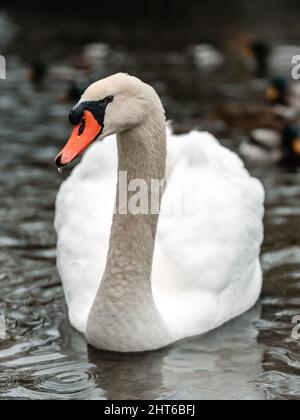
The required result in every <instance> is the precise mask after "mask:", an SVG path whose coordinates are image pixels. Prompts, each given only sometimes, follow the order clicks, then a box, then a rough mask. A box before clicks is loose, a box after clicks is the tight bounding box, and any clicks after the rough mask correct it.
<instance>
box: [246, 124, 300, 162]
mask: <svg viewBox="0 0 300 420" xmlns="http://www.w3.org/2000/svg"><path fill="white" fill-rule="evenodd" d="M240 151H241V153H242V155H243V156H244V157H245V158H246V159H247V160H249V161H251V162H253V163H258V164H266V165H274V164H286V165H300V131H299V129H298V128H296V127H293V126H288V127H286V128H284V129H283V130H282V131H281V132H279V131H276V130H270V129H256V130H253V131H252V132H251V135H250V139H249V141H248V142H245V143H243V144H242V145H241V147H240Z"/></svg>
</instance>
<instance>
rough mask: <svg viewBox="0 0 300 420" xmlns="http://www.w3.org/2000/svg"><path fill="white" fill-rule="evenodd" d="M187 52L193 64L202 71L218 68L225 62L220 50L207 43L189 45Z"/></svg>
mask: <svg viewBox="0 0 300 420" xmlns="http://www.w3.org/2000/svg"><path fill="white" fill-rule="evenodd" d="M188 54H189V56H190V57H191V59H192V62H193V63H194V64H195V66H196V67H197V68H198V69H200V70H204V71H208V70H212V69H216V68H219V67H221V66H222V65H223V64H224V63H225V57H224V55H223V54H222V53H221V51H219V50H218V49H217V48H216V47H215V46H213V45H211V44H208V43H202V44H193V45H191V46H189V48H188Z"/></svg>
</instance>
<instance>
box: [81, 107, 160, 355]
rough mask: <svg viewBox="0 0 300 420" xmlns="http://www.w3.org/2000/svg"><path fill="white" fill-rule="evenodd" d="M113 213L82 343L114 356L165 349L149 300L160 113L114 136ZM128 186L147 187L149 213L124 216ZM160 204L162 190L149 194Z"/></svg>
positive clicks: (152, 304)
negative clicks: (137, 183) (104, 260)
mask: <svg viewBox="0 0 300 420" xmlns="http://www.w3.org/2000/svg"><path fill="white" fill-rule="evenodd" d="M118 159H119V164H118V171H119V179H118V185H117V197H116V212H115V215H114V217H113V223H112V228H111V237H110V246H109V252H108V257H107V264H106V270H105V273H104V276H103V279H102V282H101V286H100V288H99V291H98V294H97V297H96V299H95V302H94V305H93V308H92V310H91V313H90V316H89V321H88V331H87V338H88V341H89V342H90V344H92V345H94V346H96V347H98V348H102V349H106V350H114V351H130V349H132V351H143V350H144V349H146V348H147V349H149V348H153V349H155V348H159V347H162V346H163V345H165V344H167V342H168V337H167V333H166V331H165V327H164V323H163V320H162V318H161V316H160V314H159V312H158V310H157V308H156V305H155V302H154V300H153V295H152V287H151V271H152V262H153V253H154V247H155V239H156V231H157V223H158V215H157V214H154V215H153V214H151V199H152V200H153V188H152V197H150V194H151V185H152V180H153V179H155V180H162V179H163V178H164V176H165V165H166V129H165V118H164V115H163V113H162V111H161V110H157V112H156V113H155V112H154V113H152V114H151V116H149V119H148V120H146V121H145V122H143V123H141V124H140V125H138V126H136V127H135V128H134V129H131V130H129V131H126V132H123V133H122V134H120V135H119V136H118ZM124 172H126V173H127V180H128V181H127V182H128V185H129V184H130V183H131V182H132V181H135V180H143V182H144V184H145V185H146V184H147V187H148V202H149V212H148V213H147V214H138V215H133V214H132V213H131V212H130V211H129V212H127V214H124V213H125V211H124V210H126V209H125V208H124V198H125V197H126V195H127V200H126V199H125V207H126V208H127V204H128V203H129V201H130V199H131V198H132V196H133V195H134V194H136V191H135V192H131V193H130V192H128V191H126V189H127V187H128V185H127V184H126V183H125V184H124V180H123V182H121V180H120V174H122V175H121V176H122V177H123V178H124ZM154 191H156V193H157V194H158V198H157V199H158V202H160V200H161V195H162V191H161V189H154Z"/></svg>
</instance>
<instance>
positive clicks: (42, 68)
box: [27, 59, 86, 87]
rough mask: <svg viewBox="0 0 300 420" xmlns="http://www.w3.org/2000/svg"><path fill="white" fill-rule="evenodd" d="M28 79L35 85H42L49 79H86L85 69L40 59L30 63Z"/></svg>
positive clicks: (56, 80)
mask: <svg viewBox="0 0 300 420" xmlns="http://www.w3.org/2000/svg"><path fill="white" fill-rule="evenodd" d="M27 79H28V80H29V81H30V82H32V84H33V85H34V86H35V87H40V86H41V85H43V84H44V83H46V82H48V81H53V82H68V83H73V82H82V81H85V80H86V75H85V73H84V72H83V71H81V70H79V69H76V68H75V67H73V66H70V65H68V64H57V65H51V64H50V63H48V62H46V61H44V60H42V59H39V60H35V61H33V62H32V63H30V66H29V68H28V71H27Z"/></svg>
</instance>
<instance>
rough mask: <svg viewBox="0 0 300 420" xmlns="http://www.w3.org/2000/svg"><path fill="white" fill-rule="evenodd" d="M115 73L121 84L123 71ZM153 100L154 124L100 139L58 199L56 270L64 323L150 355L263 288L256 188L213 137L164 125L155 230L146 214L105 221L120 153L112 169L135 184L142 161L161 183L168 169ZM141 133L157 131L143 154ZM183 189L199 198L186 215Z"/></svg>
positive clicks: (229, 313) (100, 344)
mask: <svg viewBox="0 0 300 420" xmlns="http://www.w3.org/2000/svg"><path fill="white" fill-rule="evenodd" d="M114 77H115V78H116V77H117V79H116V80H115V81H116V83H117V82H118V77H123V78H124V77H125V78H126V77H127V78H129V76H124V75H122V76H120V75H119V76H114ZM134 80H137V79H134ZM112 81H114V79H113V78H112ZM99 83H101V82H99ZM102 83H103V82H102ZM134 83H137V82H134ZM139 83H141V82H139ZM145 86H146V85H145ZM89 95H91V92H89ZM151 95H152V93H151ZM92 96H93V95H92ZM87 97H89V96H87ZM84 99H85V96H84V98H83V100H84ZM152 100H153V98H152ZM154 101H156V99H155V100H154ZM150 102H151V98H150ZM115 106H117V104H116V105H115ZM156 107H157V109H156V111H157V113H156V114H155V112H153V113H152V114H151V118H153V122H154V124H153V126H154V127H155V128H154V129H153V131H151V130H150V131H148V130H149V127H148V128H147V124H148V122H146V121H145V122H144V123H142V124H141V125H140V126H138V127H134V128H133V129H131V130H129V131H126V132H124V134H123V133H121V134H119V135H118V140H117V141H116V139H115V138H114V137H112V138H107V139H106V140H105V141H104V142H103V143H100V142H99V143H95V144H94V145H93V146H92V147H91V148H90V149H89V151H88V152H87V154H86V156H85V157H84V159H83V160H82V162H81V163H80V165H78V166H77V168H76V169H75V170H74V171H73V173H72V175H71V176H70V178H69V179H68V180H67V181H66V182H65V183H64V184H63V186H62V188H61V190H60V193H59V195H58V199H57V210H56V230H57V233H58V269H59V272H60V275H61V278H62V281H63V285H64V290H65V294H66V298H67V304H68V307H69V317H70V321H71V324H72V325H73V326H74V327H75V328H76V329H77V330H79V331H80V332H82V333H84V334H85V335H86V337H87V339H88V341H89V342H90V344H92V345H94V346H95V347H97V348H101V349H106V350H113V351H125V352H131V351H134V352H135V351H145V350H153V349H157V348H160V347H163V346H166V345H168V344H170V343H172V342H175V341H178V340H180V339H184V338H186V337H190V336H194V335H198V334H202V333H205V332H207V331H209V330H212V329H215V328H217V327H219V326H220V325H222V324H223V323H225V322H227V321H229V320H230V319H232V318H234V317H236V316H238V315H240V314H242V313H243V312H245V311H247V310H248V309H250V308H251V307H252V306H253V305H254V304H255V302H256V301H257V299H258V297H259V295H260V292H261V287H262V272H261V267H260V262H259V254H260V246H261V242H262V239H263V225H262V218H263V201H264V192H263V188H262V186H261V184H260V183H259V182H258V181H257V180H255V179H253V178H251V177H250V176H249V174H248V172H247V171H246V169H245V168H244V166H243V164H242V162H241V160H240V159H239V158H238V157H237V156H236V155H235V154H233V153H232V152H230V151H228V150H227V149H225V148H223V147H222V146H220V144H219V143H218V142H217V141H216V140H215V139H214V138H213V137H212V136H211V135H209V134H208V133H198V132H192V133H190V134H188V135H184V136H179V137H174V136H172V135H171V133H169V132H168V134H167V151H168V153H167V164H166V179H167V187H166V190H165V192H164V195H163V199H162V208H161V215H160V217H159V222H158V227H157V235H155V232H156V223H157V219H158V217H156V216H151V215H150V216H148V215H146V216H143V215H142V216H141V215H139V216H134V215H126V216H122V215H115V216H114V219H113V226H112V227H111V225H112V214H113V210H114V198H115V195H116V187H115V186H116V183H117V168H118V158H117V155H118V153H119V170H120V168H122V165H124V164H125V165H128V166H129V172H128V173H129V175H128V176H129V178H130V179H131V178H132V172H136V173H135V175H137V177H140V176H141V173H140V172H139V169H138V168H139V167H140V166H141V168H142V172H143V171H144V172H145V173H148V172H149V171H150V172H151V171H153V175H154V174H155V173H156V172H157V178H161V175H162V174H163V173H164V172H165V170H164V153H165V146H164V133H163V130H164V127H163V124H164V123H163V118H162V116H161V112H162V111H161V110H160V109H159V107H160V105H159V104H158V103H157V104H156ZM112 110H113V107H112V108H111V110H109V112H112ZM120 118H122V115H121V116H120ZM107 121H108V122H107V126H110V124H111V122H110V120H109V119H108V118H107ZM155 121H156V123H155ZM143 125H144V126H145V127H143ZM104 126H105V122H104ZM160 126H161V127H160ZM161 130H162V131H161ZM143 134H144V136H145V137H146V138H147V139H148V137H147V136H152V138H155V136H156V137H157V140H155V142H156V143H151V141H152V140H151V141H150V137H149V142H150V145H149V150H148V151H147V152H146V155H143V150H142V149H139V148H140V143H139V142H140V140H133V139H137V138H138V137H139V138H143ZM126 136H127V137H128V138H126ZM135 141H136V143H135ZM125 142H126V143H125ZM124 144H126V146H125V147H126V148H128V147H129V148H130V153H129V152H128V151H127V152H126V151H124V150H122V147H124ZM129 144H130V146H129ZM145 144H146V143H145ZM154 144H156V147H158V150H156V149H154ZM126 153H127V154H126ZM152 153H153V156H152V157H153V158H154V157H155V162H151V164H150V163H148V162H145V160H147V159H148V158H147V155H148V154H150V156H149V162H150V160H151V154H152ZM124 156H126V159H127V160H126V159H125V157H124ZM132 162H134V164H133V166H131V164H132ZM145 167H147V168H148V169H145ZM123 169H124V167H123ZM147 171H148V172H147ZM146 179H147V177H146ZM183 185H185V186H187V202H188V206H189V205H191V201H190V200H191V198H194V199H195V203H194V207H193V209H192V210H193V211H192V212H191V210H190V211H187V212H185V213H184V214H183V212H182V211H179V210H178V208H177V211H175V210H174V200H175V203H177V204H178V203H179V204H180V203H182V200H180V197H181V194H182V188H181V187H182V186H183ZM119 188H120V186H119ZM176 198H177V200H176ZM178 198H179V200H178ZM117 205H118V203H117ZM109 238H110V239H109ZM154 243H155V250H154V249H153V247H154ZM153 251H154V254H153ZM152 257H153V260H152ZM101 279H102V281H101ZM100 283H101V286H100Z"/></svg>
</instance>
